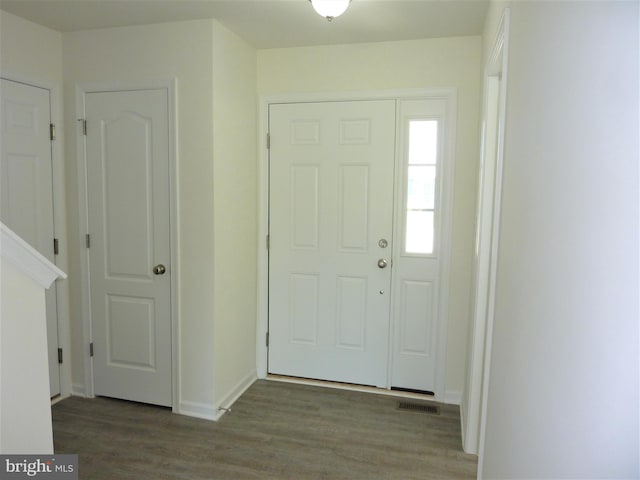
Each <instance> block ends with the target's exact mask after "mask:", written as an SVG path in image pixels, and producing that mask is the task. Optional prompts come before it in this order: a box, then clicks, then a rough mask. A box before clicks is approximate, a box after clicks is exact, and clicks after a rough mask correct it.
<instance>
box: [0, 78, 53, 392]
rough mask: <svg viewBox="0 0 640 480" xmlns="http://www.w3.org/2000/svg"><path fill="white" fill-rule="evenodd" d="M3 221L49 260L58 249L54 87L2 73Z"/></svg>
mask: <svg viewBox="0 0 640 480" xmlns="http://www.w3.org/2000/svg"><path fill="white" fill-rule="evenodd" d="M1 82H2V83H1V84H0V90H1V91H2V110H1V115H2V119H1V120H0V122H1V125H2V127H1V128H2V133H1V135H2V139H1V141H0V144H1V147H0V148H1V150H2V153H1V162H2V163H1V165H0V167H1V173H0V178H1V179H2V180H1V185H0V192H1V195H2V202H1V203H2V208H1V209H0V210H1V216H0V218H1V219H2V222H3V223H4V224H5V225H7V226H8V227H9V228H10V229H11V230H13V231H14V232H16V233H17V234H18V235H19V236H20V237H22V238H23V239H24V240H25V241H26V242H27V243H29V244H30V245H31V246H32V247H34V248H35V249H36V250H38V251H39V252H40V253H41V254H42V255H44V256H45V257H46V258H47V259H48V260H50V261H51V262H53V263H55V258H54V251H53V239H54V224H53V166H52V162H51V138H50V133H49V124H50V122H51V115H50V103H49V90H46V89H43V88H38V87H34V86H31V85H25V84H23V83H18V82H13V81H10V80H5V79H2V80H1ZM46 309H47V345H48V350H49V388H50V394H51V396H52V397H53V396H56V395H58V394H60V365H59V364H58V314H57V304H56V284H55V283H54V284H53V286H52V287H51V288H49V289H48V290H47V291H46Z"/></svg>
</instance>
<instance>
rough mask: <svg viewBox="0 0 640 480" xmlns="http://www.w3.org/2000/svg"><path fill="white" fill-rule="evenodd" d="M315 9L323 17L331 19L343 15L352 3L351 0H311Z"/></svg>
mask: <svg viewBox="0 0 640 480" xmlns="http://www.w3.org/2000/svg"><path fill="white" fill-rule="evenodd" d="M309 1H310V2H311V5H312V6H313V9H314V10H315V11H316V12H317V13H318V15H320V16H321V17H325V18H326V19H327V20H329V21H331V20H333V19H334V18H336V17H339V16H340V15H342V14H343V13H344V12H345V11H346V10H347V7H348V6H349V3H351V0H309Z"/></svg>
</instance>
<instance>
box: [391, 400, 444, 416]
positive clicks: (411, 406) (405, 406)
mask: <svg viewBox="0 0 640 480" xmlns="http://www.w3.org/2000/svg"><path fill="white" fill-rule="evenodd" d="M397 408H398V410H405V411H408V412H418V413H429V414H431V415H440V407H438V406H436V405H428V404H425V403H414V402H398V406H397Z"/></svg>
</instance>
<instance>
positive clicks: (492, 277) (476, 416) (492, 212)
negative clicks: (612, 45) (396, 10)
mask: <svg viewBox="0 0 640 480" xmlns="http://www.w3.org/2000/svg"><path fill="white" fill-rule="evenodd" d="M509 12H510V10H509V9H508V8H506V9H505V10H504V13H503V16H502V18H501V20H500V24H499V26H498V28H497V30H496V34H495V38H494V42H493V46H492V49H491V52H490V56H489V58H488V59H487V63H486V65H485V70H484V93H483V123H482V125H483V131H482V139H481V142H482V143H481V152H480V154H481V155H482V157H483V164H484V162H490V161H492V160H493V161H494V162H495V164H494V166H493V178H480V182H479V193H478V198H479V205H478V213H477V222H478V226H477V227H476V228H477V229H479V230H478V233H477V239H476V242H477V245H476V248H477V252H476V265H475V268H476V273H475V278H474V280H475V284H474V286H473V288H474V296H475V297H474V298H475V301H474V305H473V307H474V308H473V309H472V315H473V316H472V319H471V321H472V325H471V331H470V335H471V338H470V343H469V345H470V351H469V352H468V362H467V370H468V371H467V385H466V388H465V390H466V391H465V393H464V395H465V399H464V401H463V404H462V406H461V407H462V408H461V422H462V437H463V448H464V450H465V452H467V453H474V454H478V453H479V465H478V478H480V475H481V472H482V461H483V455H484V453H483V452H484V435H485V425H486V401H487V398H486V397H487V392H488V386H489V374H490V370H491V344H492V338H493V317H494V307H495V286H496V269H497V261H498V259H497V257H498V247H499V241H500V212H501V205H502V200H501V199H502V171H503V163H504V121H505V117H506V91H507V66H508V51H509V48H508V46H509ZM498 89H499V90H498ZM492 100H493V101H494V102H495V101H497V105H496V106H497V108H495V107H494V109H495V110H496V111H495V112H494V113H493V115H494V120H493V121H494V123H495V125H494V127H493V128H487V123H488V122H489V121H491V118H490V116H491V113H490V109H491V106H490V105H489V102H490V101H492ZM489 134H491V135H494V134H495V135H496V138H495V142H494V143H493V146H492V147H491V146H490V144H491V140H490V139H489V138H488V135H489ZM488 155H492V156H493V159H491V158H488V157H487V156H488ZM490 183H493V197H492V198H491V201H489V202H488V203H487V204H483V203H482V202H481V201H480V199H481V198H482V192H483V191H484V189H485V188H487V184H490ZM483 218H489V219H490V220H487V221H486V222H483V221H482V220H481V219H483ZM483 227H484V228H485V229H487V231H486V232H482V231H481V230H480V229H482V228H483ZM481 233H484V235H483V237H484V238H485V241H484V242H481V241H480V235H481ZM487 240H488V241H487Z"/></svg>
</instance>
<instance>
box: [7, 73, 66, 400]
mask: <svg viewBox="0 0 640 480" xmlns="http://www.w3.org/2000/svg"><path fill="white" fill-rule="evenodd" d="M1 77H2V78H4V79H6V80H11V81H14V82H20V83H24V84H26V85H31V86H33V87H38V88H43V89H46V90H49V101H50V117H51V122H52V123H54V124H55V125H56V131H57V133H56V136H57V138H56V140H54V141H53V142H52V148H51V162H52V166H53V231H54V237H55V238H58V239H59V240H60V253H59V254H58V255H56V256H55V258H54V261H55V264H56V265H57V266H58V267H59V268H60V269H61V270H64V271H68V270H69V260H68V258H69V257H68V245H69V242H68V237H67V210H66V204H67V202H66V188H65V161H64V158H65V157H64V148H63V147H64V139H65V135H64V131H65V128H64V126H65V122H64V117H63V114H62V112H63V109H62V93H61V86H60V85H59V84H58V83H55V82H52V81H49V80H43V79H41V78H35V77H32V76H30V75H22V74H19V73H17V72H13V71H7V70H3V72H2V75H1ZM56 308H57V315H58V346H59V347H60V348H62V349H63V351H64V352H68V353H66V354H65V355H66V358H67V360H65V361H64V362H63V363H62V364H61V365H60V395H61V396H64V397H66V396H69V395H70V394H71V390H72V388H71V326H70V314H69V311H70V310H69V308H70V307H69V282H57V283H56Z"/></svg>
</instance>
